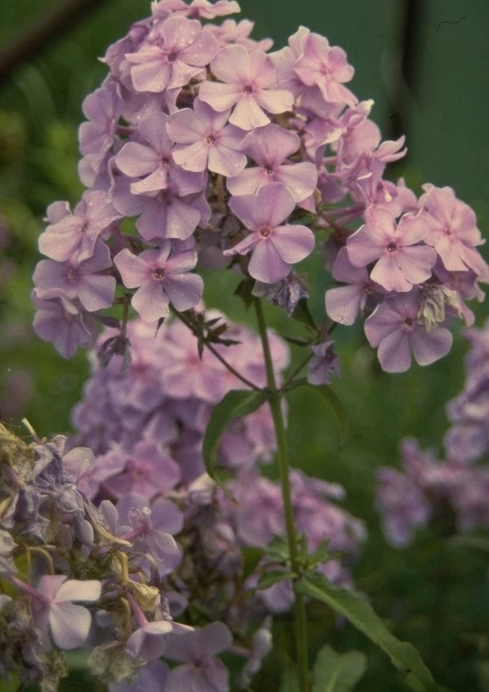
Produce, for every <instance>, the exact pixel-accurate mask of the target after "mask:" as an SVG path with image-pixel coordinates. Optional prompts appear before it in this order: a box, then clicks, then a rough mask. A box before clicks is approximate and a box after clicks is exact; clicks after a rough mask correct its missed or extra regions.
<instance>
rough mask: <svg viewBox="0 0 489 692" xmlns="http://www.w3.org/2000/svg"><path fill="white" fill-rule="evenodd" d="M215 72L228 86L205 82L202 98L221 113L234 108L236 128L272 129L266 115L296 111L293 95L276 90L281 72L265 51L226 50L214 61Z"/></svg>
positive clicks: (200, 92)
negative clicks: (269, 127)
mask: <svg viewBox="0 0 489 692" xmlns="http://www.w3.org/2000/svg"><path fill="white" fill-rule="evenodd" d="M211 70H212V72H213V74H214V75H215V76H216V77H217V79H219V80H221V82H224V84H221V83H218V82H210V81H207V82H203V83H202V84H201V86H200V90H199V97H200V99H201V101H204V102H205V103H208V104H209V106H211V107H212V108H213V109H214V110H216V111H218V112H219V113H222V112H223V111H227V110H229V109H230V108H233V106H234V110H233V112H232V114H231V117H230V118H229V122H230V123H231V124H232V125H236V126H237V127H240V128H241V129H243V130H251V129H253V128H254V127H260V126H262V125H268V123H269V122H270V118H269V117H268V115H267V114H266V113H265V111H268V112H269V113H274V114H278V113H284V112H285V111H288V110H290V109H291V108H292V105H293V96H292V94H291V93H290V92H288V91H285V90H280V89H276V86H277V71H276V70H275V68H274V66H273V63H272V61H271V60H270V58H269V57H268V55H266V54H265V53H264V52H263V51H261V50H258V49H257V50H254V51H253V52H251V53H250V52H249V51H248V50H247V49H246V48H245V47H244V46H242V45H234V46H226V47H224V48H222V49H221V50H220V51H219V53H218V54H217V55H216V57H215V58H214V60H213V61H212V63H211Z"/></svg>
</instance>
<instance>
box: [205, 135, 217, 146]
mask: <svg viewBox="0 0 489 692" xmlns="http://www.w3.org/2000/svg"><path fill="white" fill-rule="evenodd" d="M215 141H216V138H215V137H214V135H209V136H208V137H207V144H214V143H215Z"/></svg>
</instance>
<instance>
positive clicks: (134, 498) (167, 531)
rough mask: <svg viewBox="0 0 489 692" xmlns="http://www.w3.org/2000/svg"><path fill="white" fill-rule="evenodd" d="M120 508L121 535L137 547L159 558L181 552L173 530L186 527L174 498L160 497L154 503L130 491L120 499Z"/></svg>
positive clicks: (139, 550)
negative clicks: (172, 499) (173, 500)
mask: <svg viewBox="0 0 489 692" xmlns="http://www.w3.org/2000/svg"><path fill="white" fill-rule="evenodd" d="M155 490H156V492H158V488H155ZM154 494H155V493H153V495H154ZM117 510H118V513H119V522H120V524H121V527H120V529H119V532H118V534H117V535H118V536H119V537H120V538H123V539H124V540H126V541H130V542H131V543H133V547H134V549H135V550H137V551H138V552H140V553H149V554H150V555H152V556H153V557H154V558H155V559H156V560H161V559H163V558H165V557H166V556H168V555H178V554H179V553H180V550H179V547H178V545H177V543H176V541H175V539H174V538H173V534H177V533H180V531H181V530H182V527H183V515H182V513H181V512H180V510H179V509H177V507H176V506H175V505H174V504H173V502H170V500H165V499H159V500H156V501H155V502H154V503H153V504H151V505H150V504H149V502H148V498H147V497H145V496H143V495H139V494H138V493H135V492H130V493H128V494H126V495H125V496H123V497H122V498H121V499H120V500H119V502H118V503H117ZM126 524H128V525H126Z"/></svg>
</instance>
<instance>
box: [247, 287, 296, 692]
mask: <svg viewBox="0 0 489 692" xmlns="http://www.w3.org/2000/svg"><path fill="white" fill-rule="evenodd" d="M255 310H256V316H257V319H258V329H259V332H260V338H261V342H262V346H263V355H264V358H265V369H266V374H267V385H268V389H269V391H270V394H269V404H270V410H271V412H272V418H273V426H274V429H275V437H276V440H277V464H278V469H279V474H280V483H281V486H282V498H283V503H284V515H285V526H286V531H287V542H288V545H289V554H290V562H291V566H292V570H293V572H294V573H295V574H296V575H297V576H298V577H299V576H300V575H301V570H302V564H301V559H300V555H299V551H298V547H297V532H296V529H295V522H294V511H293V508H292V493H291V488H290V478H289V459H288V453H287V440H286V436H285V426H284V420H283V416H282V408H281V396H280V393H279V390H278V388H277V383H276V380H275V374H274V371H273V363H272V355H271V352H270V343H269V341H268V334H267V325H266V322H265V315H264V313H263V307H262V304H261V300H260V299H259V298H255ZM294 621H295V640H296V649H297V664H298V673H299V689H300V692H308V690H309V665H308V660H307V623H306V609H305V605H304V599H303V598H302V596H301V595H300V594H296V595H295V604H294Z"/></svg>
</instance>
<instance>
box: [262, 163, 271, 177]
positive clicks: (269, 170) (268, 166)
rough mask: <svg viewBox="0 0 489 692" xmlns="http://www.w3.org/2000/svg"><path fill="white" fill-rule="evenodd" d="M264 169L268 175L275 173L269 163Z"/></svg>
mask: <svg viewBox="0 0 489 692" xmlns="http://www.w3.org/2000/svg"><path fill="white" fill-rule="evenodd" d="M263 170H264V171H265V173H266V174H267V175H270V174H271V173H273V168H272V167H271V166H270V165H269V164H267V165H266V166H263Z"/></svg>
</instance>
